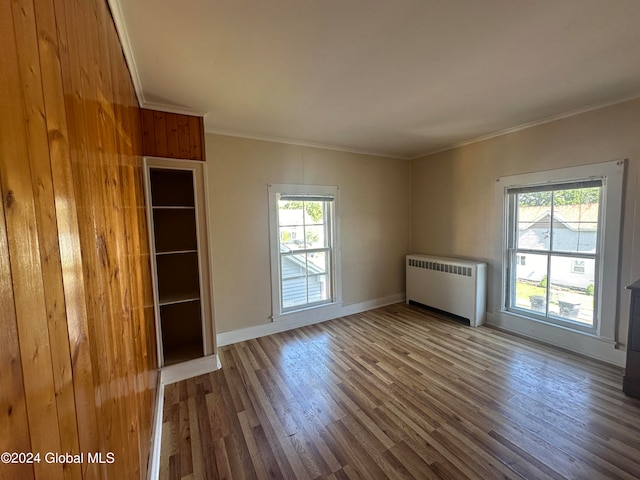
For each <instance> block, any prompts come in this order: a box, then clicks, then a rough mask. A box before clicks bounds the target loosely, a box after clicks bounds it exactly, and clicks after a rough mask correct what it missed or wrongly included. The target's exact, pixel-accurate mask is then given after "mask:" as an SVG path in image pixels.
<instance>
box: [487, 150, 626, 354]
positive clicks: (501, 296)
mask: <svg viewBox="0 0 640 480" xmlns="http://www.w3.org/2000/svg"><path fill="white" fill-rule="evenodd" d="M625 165H626V160H615V161H611V162H604V163H596V164H589V165H583V166H578V167H569V168H562V169H557V170H545V171H539V172H533V173H525V174H519V175H512V176H506V177H500V178H497V179H496V190H495V195H496V205H500V206H501V207H500V208H499V215H500V220H499V222H498V225H499V226H500V240H499V241H498V242H496V246H497V247H499V248H500V252H499V254H498V255H497V257H496V258H499V259H500V265H498V266H497V267H498V272H496V273H497V274H498V275H499V278H500V281H499V283H498V285H497V286H498V287H499V288H497V289H496V293H495V295H496V296H497V303H498V305H497V306H498V309H499V312H500V313H501V314H503V315H505V318H509V316H514V317H518V318H526V319H527V320H531V321H533V322H540V323H544V324H547V325H551V326H555V327H559V328H562V329H564V330H569V331H573V332H576V333H583V334H587V335H593V336H596V337H600V338H602V339H605V340H608V341H611V342H612V343H615V342H616V336H617V334H616V321H617V320H616V319H617V310H618V283H619V255H620V239H621V227H622V196H623V190H624V189H623V186H624V173H625ZM585 180H602V192H601V199H600V202H601V205H600V208H601V209H602V212H603V213H602V215H601V223H600V225H599V230H600V238H599V240H598V241H599V242H601V251H600V265H599V267H600V268H599V273H598V278H597V279H596V281H598V282H599V285H601V286H605V287H602V288H599V289H597V290H598V292H597V294H596V295H597V296H596V298H594V303H595V305H594V328H593V329H587V330H585V329H580V328H574V327H573V325H572V324H571V323H569V322H561V323H557V322H555V323H554V322H549V320H548V318H546V317H541V316H537V315H535V314H531V313H530V312H528V311H526V310H518V311H514V310H513V309H509V308H508V307H509V302H510V298H509V295H510V291H509V288H510V287H509V284H510V278H509V275H510V272H509V270H508V267H509V265H510V258H509V256H510V255H511V254H512V253H511V251H510V249H509V246H510V245H513V238H512V235H513V234H514V233H513V229H511V228H510V225H511V221H512V219H510V215H512V212H513V209H512V208H510V205H509V202H510V198H511V196H510V195H509V194H508V191H509V189H513V188H519V187H533V186H548V185H553V184H561V183H569V182H575V181H585Z"/></svg>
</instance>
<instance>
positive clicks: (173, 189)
mask: <svg viewBox="0 0 640 480" xmlns="http://www.w3.org/2000/svg"><path fill="white" fill-rule="evenodd" d="M150 176H151V204H152V205H153V206H154V207H157V206H172V207H177V206H180V207H193V206H194V205H195V197H194V195H193V172H191V171H190V170H172V169H168V168H152V169H151V172H150Z"/></svg>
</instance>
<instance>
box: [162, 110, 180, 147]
mask: <svg viewBox="0 0 640 480" xmlns="http://www.w3.org/2000/svg"><path fill="white" fill-rule="evenodd" d="M165 118H166V122H167V157H169V158H180V156H179V155H180V146H179V140H178V116H177V115H176V114H175V113H166V114H165Z"/></svg>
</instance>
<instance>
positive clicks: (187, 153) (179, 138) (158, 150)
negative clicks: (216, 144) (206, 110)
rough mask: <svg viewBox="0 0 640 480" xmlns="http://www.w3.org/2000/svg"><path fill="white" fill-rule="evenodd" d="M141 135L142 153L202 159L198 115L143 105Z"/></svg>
mask: <svg viewBox="0 0 640 480" xmlns="http://www.w3.org/2000/svg"><path fill="white" fill-rule="evenodd" d="M142 137H143V143H142V152H143V155H148V156H151V157H165V158H183V159H188V160H202V161H204V160H205V153H204V152H205V150H204V121H203V119H202V117H193V116H190V115H181V114H178V113H168V112H160V111H158V110H149V109H146V108H143V109H142Z"/></svg>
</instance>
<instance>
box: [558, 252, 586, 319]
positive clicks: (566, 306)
mask: <svg viewBox="0 0 640 480" xmlns="http://www.w3.org/2000/svg"><path fill="white" fill-rule="evenodd" d="M576 265H580V266H581V267H582V270H583V272H579V270H580V268H579V269H578V271H577V272H576V271H575V268H574V267H575V266H576ZM594 278H595V260H593V259H590V258H585V259H576V258H572V257H563V256H560V255H553V256H552V257H551V278H550V282H551V283H550V285H549V287H550V288H549V290H550V295H551V300H550V302H549V314H552V315H554V316H558V317H561V318H565V319H568V320H573V321H576V322H580V323H584V324H586V325H593V307H594V293H595V292H594V290H595V289H594V285H595V280H594Z"/></svg>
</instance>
